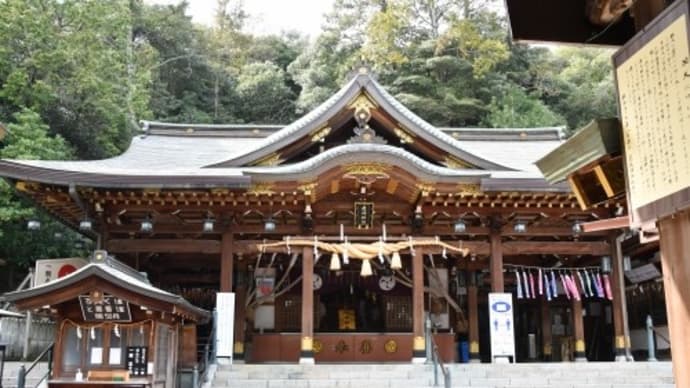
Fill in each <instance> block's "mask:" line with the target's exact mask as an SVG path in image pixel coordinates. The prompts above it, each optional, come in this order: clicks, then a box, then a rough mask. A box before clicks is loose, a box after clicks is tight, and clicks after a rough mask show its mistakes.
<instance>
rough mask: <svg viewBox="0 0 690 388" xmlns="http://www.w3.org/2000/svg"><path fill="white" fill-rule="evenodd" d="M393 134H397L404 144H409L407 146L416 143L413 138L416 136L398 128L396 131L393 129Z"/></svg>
mask: <svg viewBox="0 0 690 388" xmlns="http://www.w3.org/2000/svg"><path fill="white" fill-rule="evenodd" d="M393 132H395V136H397V137H398V138H400V140H401V141H402V142H403V143H407V144H412V143H414V138H413V136H414V135H412V134H410V133H409V132H407V131H406V130H404V129H402V128H398V127H396V128H395V129H393Z"/></svg>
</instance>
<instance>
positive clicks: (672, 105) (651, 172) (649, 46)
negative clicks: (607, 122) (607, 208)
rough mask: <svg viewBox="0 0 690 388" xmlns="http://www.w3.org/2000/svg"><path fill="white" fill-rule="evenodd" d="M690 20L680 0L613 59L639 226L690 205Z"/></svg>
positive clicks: (634, 214)
mask: <svg viewBox="0 0 690 388" xmlns="http://www.w3.org/2000/svg"><path fill="white" fill-rule="evenodd" d="M688 20H689V18H688V0H682V1H677V2H675V3H674V4H673V5H672V6H670V7H669V8H668V9H667V10H665V11H664V12H663V13H662V14H661V15H659V16H658V17H657V18H656V19H655V20H654V21H653V22H652V23H651V24H650V25H649V26H648V27H647V28H646V29H645V31H643V32H642V33H640V34H638V35H636V36H635V38H633V39H632V40H630V42H629V43H628V44H626V45H625V46H624V47H623V48H621V49H620V50H619V51H618V52H616V54H614V56H613V63H614V66H615V75H616V86H617V91H618V102H619V113H620V117H621V122H622V127H623V139H622V140H623V145H624V160H625V174H626V184H627V189H628V204H629V209H630V215H631V221H632V223H633V224H634V225H635V226H639V225H641V224H642V223H647V222H652V221H655V220H657V219H659V218H661V217H664V216H668V215H670V214H673V213H675V212H676V211H678V210H681V209H683V208H686V207H688V206H690V152H688V150H689V149H690V130H689V127H690V48H689V47H690V45H689V44H688Z"/></svg>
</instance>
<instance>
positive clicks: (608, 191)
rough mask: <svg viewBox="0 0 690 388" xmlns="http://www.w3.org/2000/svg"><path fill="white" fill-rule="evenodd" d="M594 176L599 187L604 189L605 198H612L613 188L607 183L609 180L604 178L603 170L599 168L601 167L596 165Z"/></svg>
mask: <svg viewBox="0 0 690 388" xmlns="http://www.w3.org/2000/svg"><path fill="white" fill-rule="evenodd" d="M594 175H596V177H597V180H599V183H600V184H601V187H602V188H603V189H604V192H605V193H606V196H607V197H609V198H611V197H613V196H614V194H615V193H614V192H613V187H611V182H609V178H608V177H607V176H606V173H605V172H604V169H603V168H601V165H597V166H596V167H594Z"/></svg>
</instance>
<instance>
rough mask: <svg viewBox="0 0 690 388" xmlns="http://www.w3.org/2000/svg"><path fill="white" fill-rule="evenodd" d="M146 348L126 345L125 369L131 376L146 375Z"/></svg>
mask: <svg viewBox="0 0 690 388" xmlns="http://www.w3.org/2000/svg"><path fill="white" fill-rule="evenodd" d="M148 357H149V355H148V348H147V347H146V346H128V347H127V358H126V362H127V370H128V371H129V374H130V375H132V376H146V374H147V372H148V371H147V366H148V359H149V358H148Z"/></svg>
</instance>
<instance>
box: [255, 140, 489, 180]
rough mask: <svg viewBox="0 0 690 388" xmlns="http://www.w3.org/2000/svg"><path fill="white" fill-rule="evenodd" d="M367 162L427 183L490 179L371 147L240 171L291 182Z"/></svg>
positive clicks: (360, 146) (357, 146)
mask: <svg viewBox="0 0 690 388" xmlns="http://www.w3.org/2000/svg"><path fill="white" fill-rule="evenodd" d="M367 160H376V161H377V162H381V163H388V164H391V165H398V166H401V167H404V168H405V169H406V170H408V171H410V172H411V173H413V174H414V175H416V176H417V177H420V178H423V179H428V180H437V179H439V178H440V179H441V180H442V179H443V178H453V181H454V182H459V181H460V180H462V178H466V179H468V180H473V181H478V180H479V179H480V178H484V177H489V176H490V175H491V173H490V171H485V170H475V169H452V168H447V167H441V166H437V165H435V164H432V163H429V162H427V161H426V160H424V159H422V158H420V157H418V156H416V155H414V154H412V153H410V152H407V151H405V150H404V149H402V148H400V147H394V146H390V145H384V144H372V143H364V144H345V145H341V146H337V147H333V148H331V149H329V150H327V151H325V152H323V153H321V154H319V155H317V156H314V157H312V158H310V159H308V160H305V161H302V162H299V163H294V164H289V165H284V166H274V167H245V168H242V171H243V172H245V173H248V174H250V175H251V176H252V177H256V178H271V177H276V178H279V179H285V178H286V176H290V177H291V178H294V179H300V178H304V177H310V176H313V175H314V174H317V175H318V174H320V173H322V172H324V171H327V170H328V169H330V168H333V167H337V166H342V165H347V164H351V163H358V162H362V161H367Z"/></svg>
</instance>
